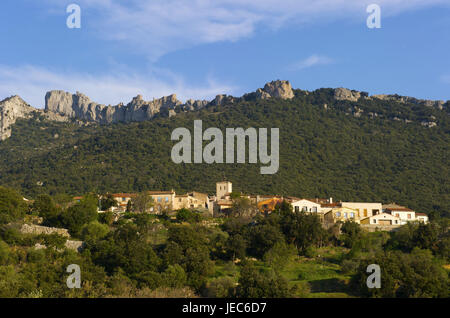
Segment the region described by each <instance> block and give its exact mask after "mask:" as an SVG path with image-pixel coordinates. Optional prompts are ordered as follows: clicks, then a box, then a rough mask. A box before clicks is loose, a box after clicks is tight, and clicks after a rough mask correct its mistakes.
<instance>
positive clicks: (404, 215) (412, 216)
mask: <svg viewBox="0 0 450 318" xmlns="http://www.w3.org/2000/svg"><path fill="white" fill-rule="evenodd" d="M384 211H385V212H386V213H389V214H392V215H394V216H398V217H399V218H400V220H401V224H406V223H407V222H411V221H417V220H416V212H415V211H414V210H411V209H409V208H406V207H391V208H387V209H385V210H384Z"/></svg>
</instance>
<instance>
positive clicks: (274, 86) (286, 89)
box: [256, 80, 294, 99]
mask: <svg viewBox="0 0 450 318" xmlns="http://www.w3.org/2000/svg"><path fill="white" fill-rule="evenodd" d="M256 97H257V98H258V99H269V98H281V99H292V98H294V91H293V90H292V86H291V83H289V81H280V80H277V81H272V82H270V83H267V84H266V85H264V88H263V89H261V88H258V89H257V90H256Z"/></svg>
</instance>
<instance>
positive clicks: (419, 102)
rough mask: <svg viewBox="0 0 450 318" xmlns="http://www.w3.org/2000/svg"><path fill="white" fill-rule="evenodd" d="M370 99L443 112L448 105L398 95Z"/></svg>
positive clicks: (441, 101) (375, 96)
mask: <svg viewBox="0 0 450 318" xmlns="http://www.w3.org/2000/svg"><path fill="white" fill-rule="evenodd" d="M371 98H376V99H380V100H385V101H395V102H398V103H403V104H406V103H410V104H417V105H423V106H426V107H433V108H436V109H439V110H443V109H444V108H445V105H448V102H447V103H445V102H444V101H443V100H428V99H418V98H414V97H409V96H400V95H385V94H382V95H372V96H371Z"/></svg>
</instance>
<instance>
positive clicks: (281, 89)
mask: <svg viewBox="0 0 450 318" xmlns="http://www.w3.org/2000/svg"><path fill="white" fill-rule="evenodd" d="M302 92H305V93H306V94H308V93H309V92H308V91H302ZM294 96H295V93H294V90H293V89H292V86H291V84H290V83H289V81H281V80H276V81H272V82H270V83H266V84H265V86H264V88H259V89H257V90H256V92H253V93H248V94H245V95H243V96H242V97H233V96H229V95H217V96H216V97H215V98H214V99H213V100H212V101H207V100H193V99H189V100H187V101H186V102H185V103H183V102H181V101H179V100H178V99H177V96H176V95H175V94H172V95H169V96H165V97H162V98H159V99H153V100H151V101H146V100H144V99H143V97H142V95H137V96H136V97H134V98H133V99H132V100H131V101H130V102H129V103H128V104H127V105H124V104H123V103H120V104H118V105H115V106H111V105H108V106H106V105H103V104H99V103H96V102H93V101H91V100H90V98H89V97H88V96H86V95H84V94H82V93H80V92H76V93H75V94H71V93H69V92H65V91H61V90H54V91H50V92H48V93H47V94H46V95H45V109H44V110H42V109H36V108H34V107H32V106H30V105H29V104H27V103H26V102H25V101H24V100H23V99H22V98H20V97H19V96H12V97H9V98H6V99H5V100H3V101H1V102H0V140H5V139H7V138H9V137H10V136H11V126H12V125H13V124H14V123H15V122H16V120H17V119H20V118H30V117H31V116H33V114H39V115H41V116H43V117H44V118H45V119H47V120H55V121H69V120H78V121H82V122H92V123H98V124H112V123H118V122H125V123H127V122H135V121H146V120H150V119H152V118H153V117H155V116H156V115H160V116H166V117H172V116H175V115H176V114H177V113H180V112H189V111H197V110H199V109H202V108H204V107H206V106H208V105H224V104H233V103H237V102H239V101H243V100H244V101H251V100H258V99H270V98H281V99H292V98H294ZM334 98H335V100H338V101H351V102H357V101H358V100H359V99H360V98H365V99H380V100H388V101H396V102H400V103H413V104H423V105H424V106H427V107H434V108H437V109H440V110H443V109H444V108H448V107H449V104H450V101H448V102H447V103H445V102H444V101H431V100H421V99H416V98H413V97H405V96H399V95H373V96H371V97H369V95H368V93H365V92H358V91H354V90H349V89H346V88H336V89H334ZM424 126H426V125H424ZM429 127H430V126H429Z"/></svg>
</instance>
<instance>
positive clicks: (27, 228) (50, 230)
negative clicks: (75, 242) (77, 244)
mask: <svg viewBox="0 0 450 318" xmlns="http://www.w3.org/2000/svg"><path fill="white" fill-rule="evenodd" d="M20 232H21V233H23V234H36V235H39V234H47V235H49V234H55V233H56V234H59V235H61V236H64V237H70V235H69V231H68V230H66V229H59V228H56V227H47V226H42V225H35V224H32V225H29V224H24V225H22V227H21V229H20Z"/></svg>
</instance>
